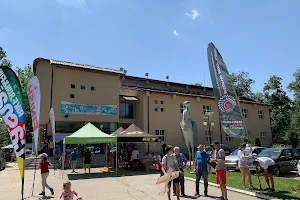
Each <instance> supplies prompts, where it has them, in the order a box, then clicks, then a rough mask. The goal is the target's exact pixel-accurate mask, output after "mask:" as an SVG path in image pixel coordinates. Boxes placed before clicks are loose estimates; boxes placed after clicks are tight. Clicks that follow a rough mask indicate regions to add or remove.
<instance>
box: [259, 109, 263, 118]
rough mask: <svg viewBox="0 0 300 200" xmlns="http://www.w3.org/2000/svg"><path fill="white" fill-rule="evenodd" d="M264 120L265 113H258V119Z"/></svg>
mask: <svg viewBox="0 0 300 200" xmlns="http://www.w3.org/2000/svg"><path fill="white" fill-rule="evenodd" d="M263 118H264V112H263V111H262V110H259V111H258V119H263Z"/></svg>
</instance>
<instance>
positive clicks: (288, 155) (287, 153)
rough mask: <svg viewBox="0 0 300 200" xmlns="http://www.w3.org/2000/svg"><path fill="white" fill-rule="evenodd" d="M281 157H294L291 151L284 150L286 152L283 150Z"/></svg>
mask: <svg viewBox="0 0 300 200" xmlns="http://www.w3.org/2000/svg"><path fill="white" fill-rule="evenodd" d="M280 156H285V157H292V153H291V152H290V150H289V149H284V150H282V152H281V154H280Z"/></svg>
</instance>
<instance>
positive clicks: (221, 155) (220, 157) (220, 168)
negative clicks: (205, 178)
mask: <svg viewBox="0 0 300 200" xmlns="http://www.w3.org/2000/svg"><path fill="white" fill-rule="evenodd" d="M213 146H214V149H215V150H214V152H213V158H212V159H211V160H210V162H215V163H216V182H217V184H219V185H220V189H221V192H222V196H221V197H220V198H217V199H219V200H228V199H227V188H226V165H225V151H224V150H223V149H221V148H220V143H219V142H218V141H216V140H215V141H214V142H213Z"/></svg>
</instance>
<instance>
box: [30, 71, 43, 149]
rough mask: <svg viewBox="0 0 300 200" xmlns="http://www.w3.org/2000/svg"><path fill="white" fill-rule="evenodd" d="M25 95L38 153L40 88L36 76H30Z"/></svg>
mask: <svg viewBox="0 0 300 200" xmlns="http://www.w3.org/2000/svg"><path fill="white" fill-rule="evenodd" d="M27 96H28V100H29V105H30V111H31V118H32V129H33V135H34V144H35V148H34V149H35V153H36V155H37V153H38V142H39V130H40V108H41V89H40V81H39V79H38V78H37V77H36V76H33V77H31V79H30V80H29V82H28V84H27Z"/></svg>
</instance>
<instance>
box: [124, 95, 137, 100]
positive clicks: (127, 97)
mask: <svg viewBox="0 0 300 200" xmlns="http://www.w3.org/2000/svg"><path fill="white" fill-rule="evenodd" d="M123 99H125V100H126V101H138V100H139V99H138V98H136V97H129V96H123Z"/></svg>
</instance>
